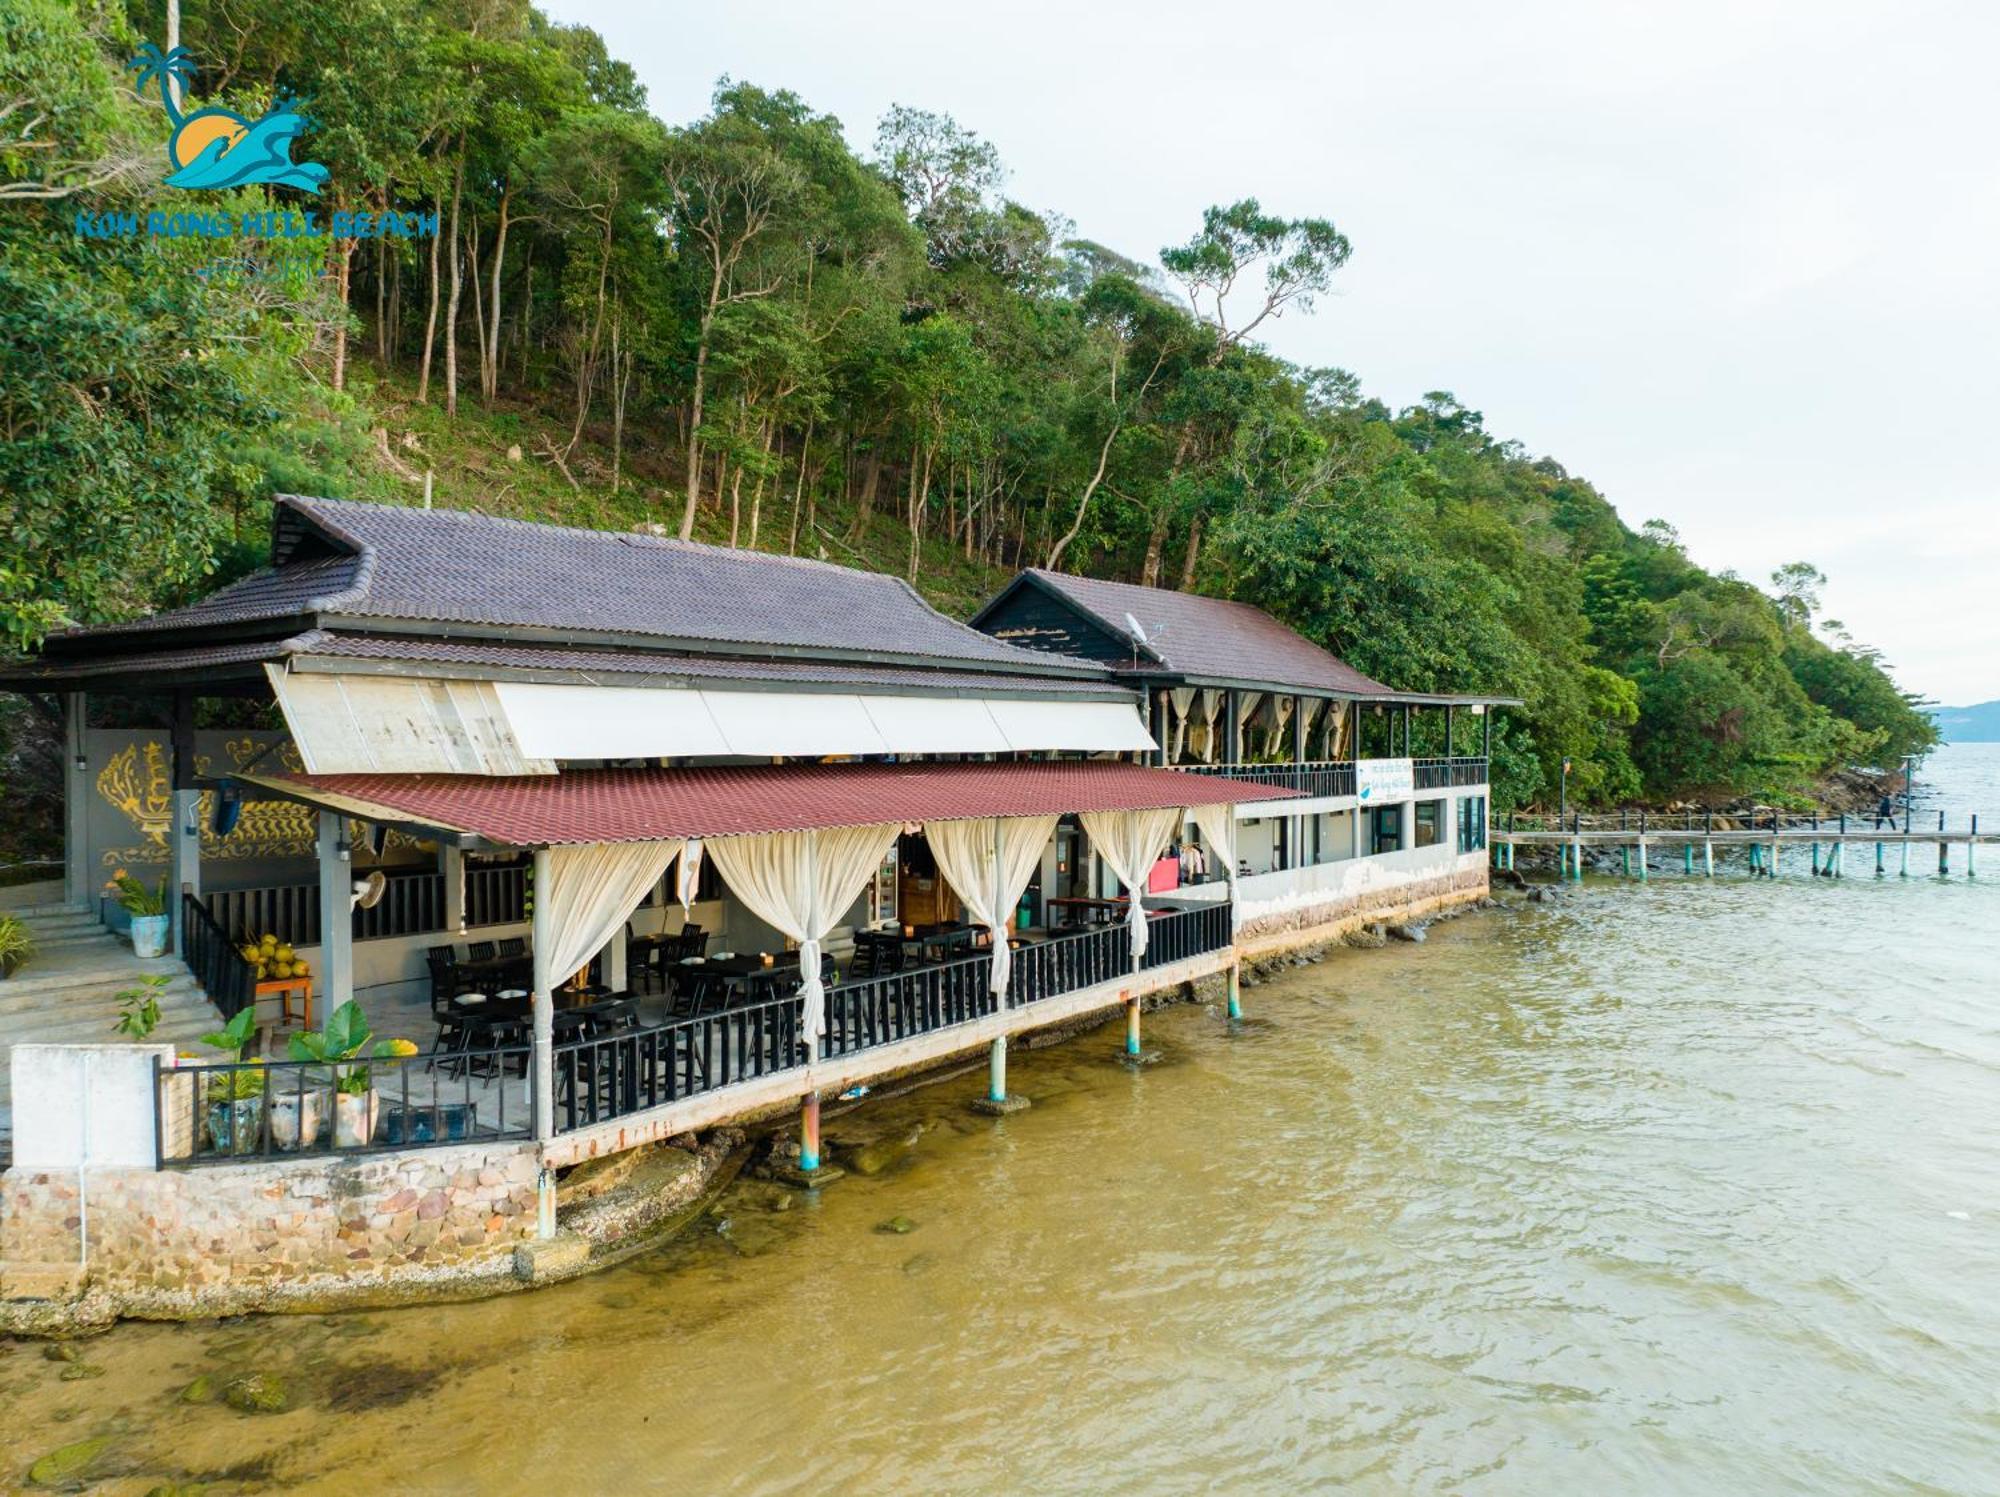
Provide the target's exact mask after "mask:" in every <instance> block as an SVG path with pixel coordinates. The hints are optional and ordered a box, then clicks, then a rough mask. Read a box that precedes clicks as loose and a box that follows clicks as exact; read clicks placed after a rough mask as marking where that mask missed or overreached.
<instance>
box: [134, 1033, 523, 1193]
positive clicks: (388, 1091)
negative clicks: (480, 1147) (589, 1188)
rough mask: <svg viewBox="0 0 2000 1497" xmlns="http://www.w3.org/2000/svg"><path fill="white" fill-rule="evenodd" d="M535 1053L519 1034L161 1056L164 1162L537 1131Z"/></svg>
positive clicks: (399, 1146)
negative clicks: (335, 1054) (400, 1045)
mask: <svg viewBox="0 0 2000 1497" xmlns="http://www.w3.org/2000/svg"><path fill="white" fill-rule="evenodd" d="M528 1053H529V1052H528V1048H527V1047H526V1046H523V1045H516V1046H503V1047H498V1048H493V1049H485V1050H455V1051H452V1052H451V1054H450V1057H449V1059H445V1058H442V1057H440V1056H437V1055H414V1056H407V1057H391V1058H388V1059H370V1060H366V1061H361V1062H355V1063H347V1064H343V1065H340V1066H327V1065H321V1064H318V1063H316V1062H309V1061H294V1060H267V1061H257V1062H234V1061H230V1062H218V1063H217V1064H214V1065H202V1064H199V1063H196V1064H187V1063H183V1064H180V1065H175V1066H162V1065H160V1064H159V1062H157V1061H155V1062H154V1083H155V1095H156V1096H157V1098H158V1107H157V1110H156V1117H157V1126H156V1132H155V1145H156V1151H157V1157H158V1161H159V1163H160V1165H161V1166H162V1167H166V1168H178V1167H181V1166H184V1165H197V1164H240V1163H243V1162H244V1161H246V1160H250V1159H271V1158H288V1157H291V1156H294V1155H316V1154H317V1155H327V1154H379V1153H384V1152H388V1151H392V1150H403V1149H422V1148H435V1147H441V1146H445V1145H450V1144H466V1143H490V1142H493V1141H495V1140H503V1139H529V1138H533V1137H534V1136H535V1129H534V1118H533V1115H532V1109H531V1104H530V1102H529V1088H528V1084H527V1082H526V1080H525V1077H526V1075H527V1071H528ZM342 1081H344V1082H345V1084H346V1087H347V1090H346V1091H343V1090H342V1089H341V1086H340V1083H341V1082H342Z"/></svg>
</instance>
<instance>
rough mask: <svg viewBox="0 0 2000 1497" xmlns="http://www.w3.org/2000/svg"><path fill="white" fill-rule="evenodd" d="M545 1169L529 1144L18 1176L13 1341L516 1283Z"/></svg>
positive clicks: (0, 1326) (5, 1214)
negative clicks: (360, 1297)
mask: <svg viewBox="0 0 2000 1497" xmlns="http://www.w3.org/2000/svg"><path fill="white" fill-rule="evenodd" d="M537 1169H538V1158H537V1154H536V1151H535V1146H534V1145H533V1144H520V1143H513V1144H507V1145H504V1146H494V1147H477V1146H468V1147H465V1148H450V1149H429V1150H422V1151H413V1152H410V1153H403V1154H385V1155H381V1156H377V1157H374V1158H365V1159H317V1160H314V1159H306V1160H292V1161H286V1162H283V1163H257V1164H244V1165H215V1166H210V1167H206V1168H202V1169H181V1170H173V1169H169V1170H150V1169H103V1170H97V1169H93V1170H89V1171H87V1172H86V1174H85V1179H84V1181H83V1185H82V1188H81V1190H80V1187H79V1182H78V1178H77V1174H76V1172H75V1171H73V1170H54V1169H50V1170H37V1169H29V1168H16V1169H14V1170H11V1171H9V1172H8V1173H6V1174H5V1175H0V1330H4V1329H22V1330H32V1329H35V1328H36V1326H37V1324H38V1323H40V1322H41V1321H45V1320H57V1319H59V1320H62V1321H67V1322H69V1323H72V1324H74V1323H76V1322H78V1321H84V1322H88V1321H94V1320H100V1319H103V1320H108V1319H111V1318H113V1317H114V1316H117V1315H129V1316H139V1317H160V1318H174V1319H180V1318H189V1317H195V1316H207V1315H225V1314H233V1313H238V1312H240V1311H245V1310H252V1309H272V1308H279V1307H289V1308H300V1309H304V1308H311V1307H313V1306H314V1305H315V1304H318V1303H322V1302H323V1303H326V1304H329V1305H330V1304H333V1303H336V1302H351V1301H352V1300H353V1299H354V1297H355V1292H356V1291H357V1290H361V1289H367V1288H390V1287H393V1288H394V1289H395V1290H396V1291H398V1292H399V1293H400V1292H404V1291H411V1290H420V1289H421V1288H422V1286H424V1285H425V1284H427V1283H429V1284H436V1283H440V1282H457V1281H462V1280H464V1279H467V1278H476V1277H482V1276H485V1275H487V1274H491V1275H493V1276H496V1277H498V1276H504V1275H506V1274H508V1273H510V1272H511V1265H512V1251H513V1247H514V1244H515V1243H517V1242H519V1241H522V1240H524V1239H526V1238H529V1237H531V1236H532V1235H533V1233H534V1229H535V1178H536V1173H537ZM86 1193H87V1201H86V1200H85V1199H84V1195H85V1194H86ZM86 1207H87V1209H86ZM86 1222H87V1224H88V1226H87V1242H86V1240H85V1239H86V1225H85V1224H86ZM86 1248H87V1252H86V1251H85V1249H86Z"/></svg>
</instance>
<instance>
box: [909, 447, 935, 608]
mask: <svg viewBox="0 0 2000 1497" xmlns="http://www.w3.org/2000/svg"><path fill="white" fill-rule="evenodd" d="M932 456H933V454H932V452H931V450H930V449H929V448H925V449H924V476H923V481H922V482H921V483H918V482H917V457H916V453H915V452H914V451H912V452H911V454H910V581H911V582H913V583H914V582H915V581H916V580H917V570H918V565H919V563H920V562H921V561H922V559H923V554H924V506H925V505H927V504H929V503H930V498H931V459H932Z"/></svg>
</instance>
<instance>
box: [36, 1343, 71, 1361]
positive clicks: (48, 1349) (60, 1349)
mask: <svg viewBox="0 0 2000 1497" xmlns="http://www.w3.org/2000/svg"><path fill="white" fill-rule="evenodd" d="M42 1357H43V1359H44V1360H46V1361H50V1362H74V1361H75V1360H76V1348H75V1347H74V1346H72V1345H70V1344H69V1342H67V1341H51V1342H50V1343H49V1344H48V1345H47V1346H45V1347H43V1348H42Z"/></svg>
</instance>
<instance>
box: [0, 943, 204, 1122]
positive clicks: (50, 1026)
mask: <svg viewBox="0 0 2000 1497" xmlns="http://www.w3.org/2000/svg"><path fill="white" fill-rule="evenodd" d="M5 913H7V914H10V915H13V916H15V917H16V918H18V919H19V920H20V921H21V922H22V923H23V924H24V925H26V926H27V927H28V929H29V931H30V932H31V933H32V934H33V935H34V938H35V954H34V956H33V957H32V958H30V959H29V961H28V963H27V965H25V966H23V967H21V968H19V969H18V970H17V971H16V972H15V973H14V975H13V976H12V977H9V978H6V979H4V980H0V1161H4V1160H5V1159H6V1158H7V1157H8V1156H10V1155H11V1153H12V1144H13V1136H14V1109H13V1086H14V1083H13V1076H12V1074H11V1073H12V1067H11V1066H10V1065H9V1064H8V1060H9V1058H10V1057H11V1055H12V1051H13V1047H14V1046H15V1045H17V1044H22V1043H26V1042H30V1041H39V1042H44V1043H58V1044H118V1043H121V1042H123V1041H124V1039H125V1037H124V1036H123V1035H121V1034H119V1033H118V1031H117V1030H116V1029H114V1028H113V1027H112V1026H113V1025H115V1024H116V1023H117V1022H118V994H119V993H121V992H123V991H124V990H125V989H126V988H129V987H133V986H135V985H137V982H138V979H139V976H140V975H141V974H142V973H147V972H156V973H163V974H165V975H166V976H168V977H170V978H171V979H172V981H170V982H169V983H168V984H167V985H166V986H165V987H164V988H162V989H161V990H160V992H159V995H158V996H159V1003H160V1023H159V1027H158V1028H157V1029H155V1030H154V1031H153V1032H152V1034H151V1035H149V1036H148V1037H147V1038H148V1041H149V1042H151V1043H159V1044H170V1045H177V1046H189V1047H191V1046H192V1045H193V1044H194V1042H195V1041H196V1040H198V1039H199V1038H200V1037H201V1036H202V1035H204V1034H207V1033H209V1032H210V1031H211V1030H215V1029H219V1028H221V1026H222V1016H221V1015H220V1014H218V1013H217V1012H216V1011H215V1008H214V1006H213V1005H211V1004H210V1003H209V1001H208V999H207V997H206V996H204V995H203V993H202V991H201V989H200V987H199V986H197V985H196V983H195V980H194V974H193V973H191V972H189V971H188V969H187V968H186V967H185V966H183V965H182V964H181V962H180V960H179V959H178V958H176V957H171V956H161V957H154V958H151V959H150V960H146V961H141V960H140V959H139V958H138V957H136V956H134V955H133V954H132V945H131V942H130V941H129V940H127V939H126V938H124V937H122V936H114V935H113V934H112V933H111V932H110V931H108V930H106V929H105V928H104V926H103V924H102V923H100V922H99V920H98V918H97V915H96V913H95V911H93V910H88V909H85V908H84V907H83V906H81V905H70V904H39V905H28V906H25V907H22V908H16V909H9V910H7V911H6V912H5Z"/></svg>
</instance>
